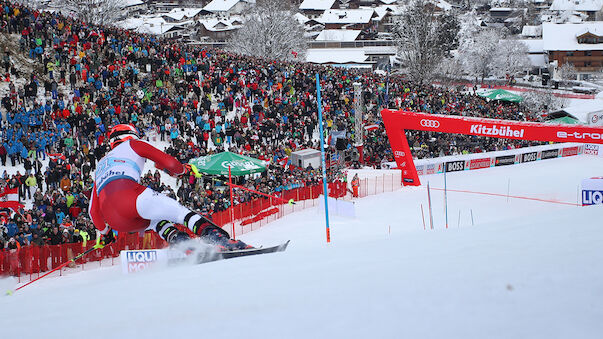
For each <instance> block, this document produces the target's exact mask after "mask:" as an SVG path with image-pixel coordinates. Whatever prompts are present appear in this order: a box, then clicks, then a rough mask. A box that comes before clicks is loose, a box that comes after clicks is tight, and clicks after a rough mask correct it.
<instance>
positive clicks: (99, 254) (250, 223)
mask: <svg viewBox="0 0 603 339" xmlns="http://www.w3.org/2000/svg"><path fill="white" fill-rule="evenodd" d="M328 189H329V196H331V197H334V198H341V197H344V196H345V195H346V194H347V188H346V183H344V182H334V183H329V184H328ZM322 191H323V190H322V185H316V186H308V187H301V188H296V189H293V190H288V191H283V192H282V193H281V194H280V195H279V196H280V197H281V198H282V199H285V200H287V201H288V200H290V199H293V200H294V201H295V202H296V204H295V205H289V204H283V203H282V200H278V199H271V198H259V199H254V200H252V201H249V202H245V203H242V204H238V205H236V206H234V213H233V214H234V219H235V222H236V221H239V220H242V221H245V222H241V223H240V224H238V225H236V227H238V228H239V230H238V232H236V234H243V233H247V232H250V231H252V230H254V229H257V228H259V227H261V226H263V225H266V224H267V223H269V222H271V221H274V220H277V219H279V218H282V217H283V216H285V215H287V214H290V213H293V212H297V211H301V210H303V209H305V208H308V207H313V206H315V199H317V198H318V196H319V195H321V194H322ZM211 218H212V220H213V221H214V222H215V223H216V224H218V225H219V226H223V227H224V226H226V227H225V229H227V230H230V228H229V227H228V224H229V223H231V221H232V220H231V214H230V209H228V210H225V211H221V212H217V213H214V214H213V215H212V216H211ZM243 224H244V225H243ZM165 245H166V243H165V241H163V240H162V239H161V238H160V237H159V236H158V235H157V234H156V233H154V232H146V233H144V235H142V236H141V235H139V233H132V234H120V235H119V236H118V239H117V242H116V243H114V244H111V245H110V246H107V247H105V248H103V249H101V250H96V251H93V252H91V253H90V254H88V255H87V256H86V257H84V258H82V259H79V260H77V261H76V263H75V264H73V265H70V266H72V268H74V267H77V266H81V269H82V270H84V269H85V268H86V267H87V266H89V267H92V266H91V265H101V261H102V260H103V259H111V263H110V264H111V265H112V264H113V258H116V257H118V256H119V252H120V251H122V250H128V249H129V250H139V249H152V248H162V247H165ZM92 246H94V241H88V243H87V244H86V246H85V247H84V246H83V244H82V243H74V244H63V245H46V246H27V247H22V248H21V249H18V250H4V251H0V275H7V274H8V275H13V276H16V277H18V280H19V282H21V281H22V279H27V278H29V280H32V279H35V278H37V277H38V276H39V275H40V273H42V272H45V271H49V270H51V269H53V268H56V267H58V266H60V265H61V264H62V263H64V262H67V261H68V260H70V259H72V258H74V257H75V256H77V255H78V254H80V253H82V252H83V251H85V250H87V249H89V248H90V247H92ZM76 264H77V265H76ZM95 267H97V266H95ZM78 268H79V267H78ZM61 274H62V272H61V271H60V270H59V271H57V275H61Z"/></svg>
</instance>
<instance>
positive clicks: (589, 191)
mask: <svg viewBox="0 0 603 339" xmlns="http://www.w3.org/2000/svg"><path fill="white" fill-rule="evenodd" d="M582 205H583V206H589V205H603V178H589V179H584V180H582Z"/></svg>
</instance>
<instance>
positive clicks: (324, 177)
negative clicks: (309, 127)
mask: <svg viewBox="0 0 603 339" xmlns="http://www.w3.org/2000/svg"><path fill="white" fill-rule="evenodd" d="M316 100H317V104H318V127H319V131H320V164H321V165H322V189H323V195H324V196H325V218H326V221H327V242H328V243H329V242H331V229H330V228H329V201H328V196H329V191H328V189H327V163H326V161H325V133H324V128H323V126H322V123H323V121H322V100H321V98H320V77H319V75H318V73H316Z"/></svg>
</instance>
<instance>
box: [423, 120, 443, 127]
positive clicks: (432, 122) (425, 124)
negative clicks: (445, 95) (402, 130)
mask: <svg viewBox="0 0 603 339" xmlns="http://www.w3.org/2000/svg"><path fill="white" fill-rule="evenodd" d="M421 126H423V127H432V128H438V127H440V122H439V121H437V120H427V119H423V120H421Z"/></svg>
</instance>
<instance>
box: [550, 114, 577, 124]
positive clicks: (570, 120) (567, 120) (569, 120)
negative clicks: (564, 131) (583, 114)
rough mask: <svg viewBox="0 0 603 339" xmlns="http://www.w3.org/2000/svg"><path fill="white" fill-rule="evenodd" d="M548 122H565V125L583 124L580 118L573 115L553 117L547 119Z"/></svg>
mask: <svg viewBox="0 0 603 339" xmlns="http://www.w3.org/2000/svg"><path fill="white" fill-rule="evenodd" d="M547 123H549V124H565V125H581V124H582V122H581V121H580V120H578V119H574V118H572V117H568V116H565V117H561V118H557V119H552V120H549V121H547Z"/></svg>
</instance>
